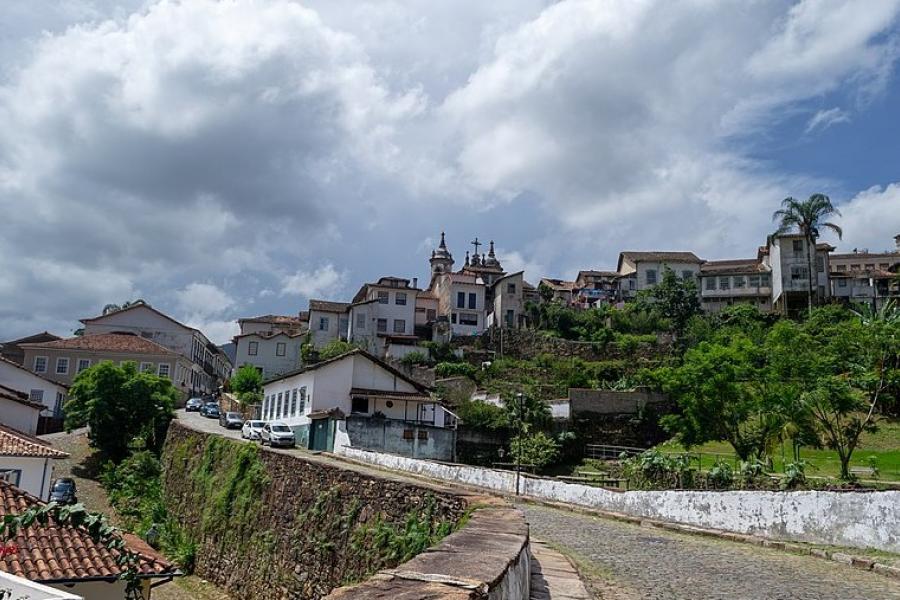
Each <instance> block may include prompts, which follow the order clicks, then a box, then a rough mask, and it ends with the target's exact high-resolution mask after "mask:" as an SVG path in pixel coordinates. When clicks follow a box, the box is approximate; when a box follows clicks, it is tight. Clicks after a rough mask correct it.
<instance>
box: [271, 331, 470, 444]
mask: <svg viewBox="0 0 900 600" xmlns="http://www.w3.org/2000/svg"><path fill="white" fill-rule="evenodd" d="M431 391H432V390H431V388H429V387H428V386H426V385H424V384H422V383H420V382H418V381H416V380H414V379H412V378H410V377H409V376H407V375H405V374H404V373H402V372H401V371H399V370H397V369H395V368H394V367H392V366H391V365H390V364H388V363H387V362H385V361H383V360H381V359H380V358H378V357H376V356H374V355H373V354H370V353H369V352H366V351H365V350H362V349H359V348H357V349H354V350H352V351H350V352H348V353H346V354H342V355H341V356H337V357H335V358H331V359H328V360H324V361H320V362H317V363H313V364H310V365H307V366H305V367H303V368H301V369H297V370H295V371H293V372H290V373H285V374H283V375H281V376H279V377H276V378H273V379H270V380H268V381H266V382H264V384H263V405H262V413H261V418H262V419H264V420H267V421H282V422H284V423H286V424H287V425H288V426H289V427H291V429H293V430H294V433H295V435H296V438H297V444H298V445H299V446H300V447H303V448H308V449H310V450H321V451H329V452H330V451H333V450H334V449H335V448H336V447H339V446H350V447H353V448H363V449H369V450H377V451H380V452H390V453H394V454H399V455H402V456H411V457H415V458H428V459H433V460H452V459H453V454H454V449H455V446H456V431H455V428H456V417H455V415H453V413H451V412H450V411H449V410H447V409H446V408H445V407H444V406H443V404H442V403H441V402H440V401H439V400H437V399H436V398H434V397H432V396H431Z"/></svg>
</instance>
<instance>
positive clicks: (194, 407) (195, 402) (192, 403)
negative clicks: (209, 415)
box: [184, 398, 203, 412]
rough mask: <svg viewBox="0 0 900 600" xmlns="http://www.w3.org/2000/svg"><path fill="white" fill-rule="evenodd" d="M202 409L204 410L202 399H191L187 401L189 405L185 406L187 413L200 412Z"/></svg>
mask: <svg viewBox="0 0 900 600" xmlns="http://www.w3.org/2000/svg"><path fill="white" fill-rule="evenodd" d="M201 408H203V399H202V398H191V399H190V400H188V401H187V404H185V405H184V410H186V411H187V412H198V411H199V410H200V409H201Z"/></svg>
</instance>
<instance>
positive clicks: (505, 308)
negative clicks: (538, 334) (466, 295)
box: [487, 271, 528, 329]
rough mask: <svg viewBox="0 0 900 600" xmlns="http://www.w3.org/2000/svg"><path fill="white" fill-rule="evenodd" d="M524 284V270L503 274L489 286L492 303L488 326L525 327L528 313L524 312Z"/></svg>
mask: <svg viewBox="0 0 900 600" xmlns="http://www.w3.org/2000/svg"><path fill="white" fill-rule="evenodd" d="M524 286H525V278H524V271H519V272H518V273H510V274H509V275H504V276H503V277H500V278H499V279H497V280H496V281H495V282H494V284H493V285H492V286H491V287H492V288H493V290H492V293H491V296H493V298H494V305H493V307H492V310H491V312H490V314H488V317H487V319H488V326H498V327H507V328H510V329H519V328H522V327H525V325H526V323H527V321H528V315H527V314H526V312H525V300H524V296H523V288H524Z"/></svg>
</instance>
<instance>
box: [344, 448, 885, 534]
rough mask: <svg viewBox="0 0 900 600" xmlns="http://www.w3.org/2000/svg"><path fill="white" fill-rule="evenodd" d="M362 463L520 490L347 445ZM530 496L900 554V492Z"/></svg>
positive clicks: (541, 491)
mask: <svg viewBox="0 0 900 600" xmlns="http://www.w3.org/2000/svg"><path fill="white" fill-rule="evenodd" d="M342 454H343V455H344V456H346V457H348V458H352V459H354V460H359V461H362V462H366V463H370V464H377V465H380V466H383V467H387V468H390V469H395V470H399V471H406V472H409V473H415V474H418V475H423V476H426V477H430V478H434V479H439V480H442V481H448V482H455V483H460V484H463V485H469V486H476V487H479V488H483V489H488V490H492V491H496V492H500V493H503V494H514V493H515V480H516V475H515V473H511V472H509V471H499V470H495V469H486V468H481V467H471V466H466V465H452V464H443V463H434V462H428V461H423V460H415V459H409V458H403V457H399V456H392V455H388V454H379V453H375V452H367V451H364V450H357V449H353V448H347V449H344V450H343V451H342ZM520 491H521V493H522V494H523V495H525V496H529V497H533V498H537V499H541V500H549V501H554V502H563V503H567V504H572V505H577V506H582V507H587V508H593V509H598V510H603V511H608V512H616V513H621V514H625V515H632V516H636V517H642V518H647V519H657V520H661V521H670V522H676V523H684V524H687V525H693V526H696V527H705V528H711V529H719V530H723V531H730V532H735V533H741V534H755V535H761V536H766V537H770V538H773V539H779V540H786V541H797V542H810V543H816V544H831V545H837V546H850V547H856V548H875V549H878V550H884V551H888V552H900V492H898V491H887V492H821V491H806V492H755V491H733V492H706V491H634V492H616V491H612V490H607V489H603V488H596V487H591V486H586V485H580V484H571V483H563V482H561V481H557V480H553V479H544V478H537V477H529V476H525V475H523V476H522V478H521V483H520Z"/></svg>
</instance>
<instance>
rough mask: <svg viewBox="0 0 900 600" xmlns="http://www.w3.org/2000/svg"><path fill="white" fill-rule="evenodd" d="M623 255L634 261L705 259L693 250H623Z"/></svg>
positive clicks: (691, 260)
mask: <svg viewBox="0 0 900 600" xmlns="http://www.w3.org/2000/svg"><path fill="white" fill-rule="evenodd" d="M621 256H623V257H625V258H628V259H630V260H632V261H634V262H641V261H651V262H667V261H669V262H690V263H700V262H703V260H702V259H700V258H698V257H697V255H696V254H694V253H693V252H655V251H654V252H634V251H631V250H628V251H625V252H622V254H621Z"/></svg>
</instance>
